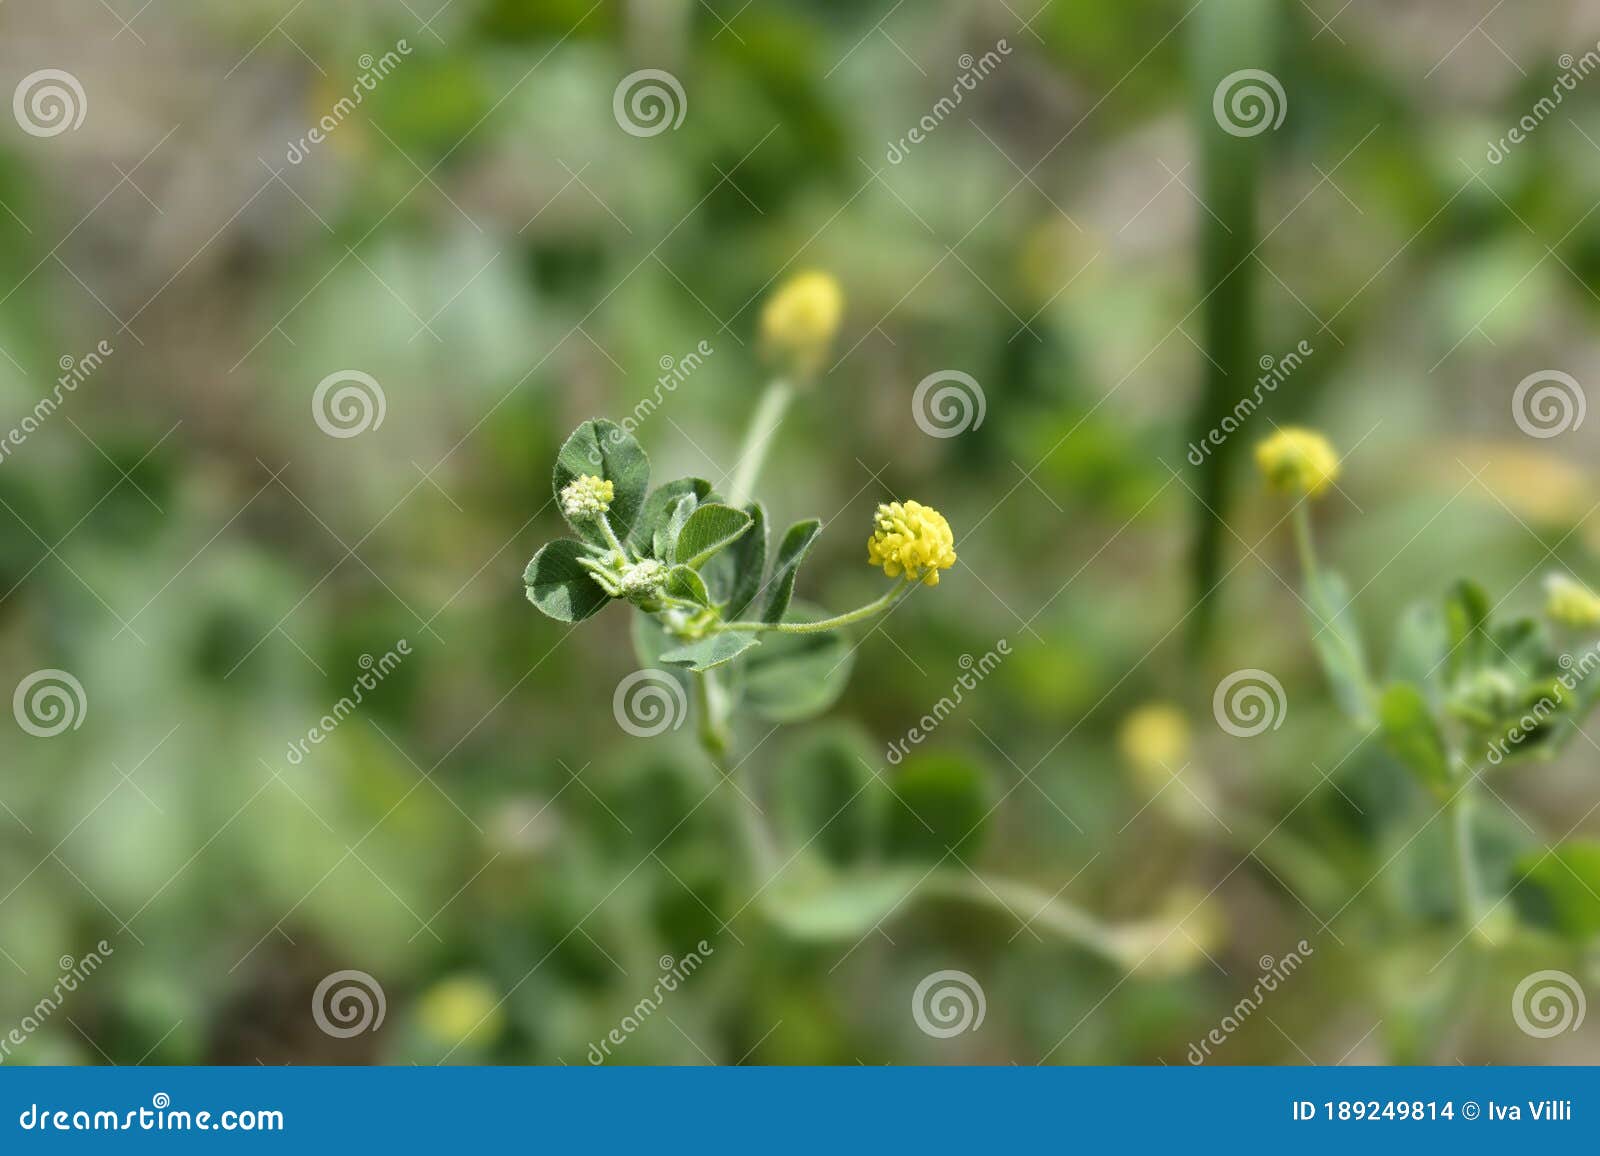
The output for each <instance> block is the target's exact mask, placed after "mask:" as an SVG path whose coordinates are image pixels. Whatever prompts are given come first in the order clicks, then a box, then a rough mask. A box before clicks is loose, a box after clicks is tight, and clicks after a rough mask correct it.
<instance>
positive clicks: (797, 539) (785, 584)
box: [761, 518, 822, 622]
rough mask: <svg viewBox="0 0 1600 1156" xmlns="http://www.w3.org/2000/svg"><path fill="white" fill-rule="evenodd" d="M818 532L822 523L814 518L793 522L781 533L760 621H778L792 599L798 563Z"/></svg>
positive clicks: (803, 558) (798, 567)
mask: <svg viewBox="0 0 1600 1156" xmlns="http://www.w3.org/2000/svg"><path fill="white" fill-rule="evenodd" d="M820 533H822V523H821V522H819V521H817V520H816V519H815V518H811V519H808V520H806V521H804V522H796V523H795V524H794V525H792V526H790V527H789V528H788V530H786V531H785V532H784V535H783V541H782V542H780V543H779V544H778V557H777V560H776V561H775V562H774V563H773V564H772V577H771V578H769V579H768V580H767V586H768V589H769V590H770V591H771V592H770V593H769V594H768V595H767V608H766V610H765V611H763V612H762V615H761V620H762V621H763V622H782V621H783V615H784V612H785V611H787V610H788V609H789V600H790V599H791V598H793V597H794V580H795V578H796V577H797V576H798V574H799V573H800V564H801V563H802V562H804V561H805V560H806V555H807V554H809V553H810V552H811V546H812V544H813V543H814V542H815V541H816V540H817V535H818V534H820Z"/></svg>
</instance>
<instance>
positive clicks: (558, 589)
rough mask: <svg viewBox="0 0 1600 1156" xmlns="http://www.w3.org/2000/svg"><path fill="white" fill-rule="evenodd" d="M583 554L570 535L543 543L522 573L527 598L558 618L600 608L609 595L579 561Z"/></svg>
mask: <svg viewBox="0 0 1600 1156" xmlns="http://www.w3.org/2000/svg"><path fill="white" fill-rule="evenodd" d="M585 557H588V551H587V550H586V549H585V548H584V546H583V544H582V543H581V542H574V541H573V540H572V539H571V538H557V539H556V540H555V541H554V542H550V543H548V544H546V545H545V546H543V547H542V548H541V549H540V550H539V552H538V553H537V554H535V555H534V556H533V560H532V561H531V562H529V563H528V568H527V569H526V570H525V571H523V574H522V582H523V585H524V586H526V587H527V592H528V601H529V602H532V603H533V604H534V605H535V606H537V607H538V608H539V609H540V610H541V611H543V612H544V613H545V614H548V615H549V616H550V617H551V618H554V619H556V620H557V621H558V622H580V621H582V620H583V619H585V618H587V617H589V615H591V614H593V613H595V612H596V611H597V610H599V609H600V608H601V607H602V606H604V605H605V604H606V603H607V602H608V601H610V597H609V596H608V595H607V594H606V592H605V591H604V590H602V589H600V587H599V585H598V584H597V583H596V582H595V580H594V579H593V578H591V577H590V576H589V572H588V571H587V570H585V569H584V568H583V567H582V566H580V565H578V559H579V558H585Z"/></svg>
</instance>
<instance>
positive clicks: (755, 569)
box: [718, 502, 767, 622]
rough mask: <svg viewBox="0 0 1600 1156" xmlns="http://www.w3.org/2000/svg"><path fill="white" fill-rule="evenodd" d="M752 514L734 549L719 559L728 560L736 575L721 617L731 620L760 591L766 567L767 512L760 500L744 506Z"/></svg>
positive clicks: (736, 617)
mask: <svg viewBox="0 0 1600 1156" xmlns="http://www.w3.org/2000/svg"><path fill="white" fill-rule="evenodd" d="M745 512H746V513H747V514H749V515H750V529H749V532H748V533H746V534H744V535H743V536H742V537H741V538H740V539H739V540H738V541H737V542H735V543H734V544H733V548H732V549H731V550H729V551H728V552H727V553H726V554H724V555H722V558H721V559H719V560H718V561H722V560H723V559H726V564H727V565H728V566H730V567H731V569H732V572H733V577H732V579H731V581H730V583H729V588H728V604H727V606H726V607H725V608H724V609H723V612H722V616H723V618H725V619H726V620H727V621H729V622H736V621H738V619H739V617H740V616H741V615H743V614H744V612H745V611H746V610H747V609H749V607H750V603H752V602H754V601H755V597H756V595H757V594H759V593H760V592H761V580H762V578H763V577H764V576H765V575H766V570H767V511H766V509H765V508H764V507H763V506H762V505H761V503H760V502H751V503H750V504H749V505H747V506H746V507H745Z"/></svg>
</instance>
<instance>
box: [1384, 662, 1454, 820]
mask: <svg viewBox="0 0 1600 1156" xmlns="http://www.w3.org/2000/svg"><path fill="white" fill-rule="evenodd" d="M1378 723H1379V725H1380V726H1382V728H1383V734H1384V738H1385V740H1386V741H1387V742H1388V744H1389V749H1390V750H1391V751H1392V752H1394V756H1395V757H1396V758H1397V759H1399V760H1400V761H1401V762H1402V763H1404V764H1405V765H1406V766H1407V767H1409V768H1410V769H1411V770H1412V771H1413V772H1414V773H1415V774H1416V776H1417V778H1418V779H1419V780H1420V781H1421V782H1422V784H1423V785H1424V786H1426V787H1427V788H1429V789H1430V790H1432V791H1433V792H1435V793H1436V794H1437V795H1439V796H1440V797H1441V798H1442V797H1444V796H1445V795H1446V794H1447V793H1448V792H1449V790H1450V785H1451V784H1450V754H1449V752H1448V751H1447V750H1446V749H1445V745H1444V737H1443V736H1442V735H1441V734H1440V733H1439V727H1438V724H1437V723H1435V722H1434V719H1433V714H1432V712H1431V711H1430V710H1429V709H1428V701H1427V699H1426V698H1424V697H1423V694H1422V691H1420V690H1418V689H1417V687H1416V686H1414V685H1413V684H1411V683H1409V682H1397V683H1394V684H1393V685H1391V686H1390V687H1389V688H1388V689H1387V690H1385V691H1384V692H1383V697H1382V698H1381V699H1380V700H1379V702H1378Z"/></svg>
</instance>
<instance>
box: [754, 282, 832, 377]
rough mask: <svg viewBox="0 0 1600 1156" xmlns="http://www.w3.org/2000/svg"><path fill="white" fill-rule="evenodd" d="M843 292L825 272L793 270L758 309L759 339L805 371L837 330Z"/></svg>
mask: <svg viewBox="0 0 1600 1156" xmlns="http://www.w3.org/2000/svg"><path fill="white" fill-rule="evenodd" d="M843 315H844V292H843V291H842V290H841V289H840V288H839V282H838V281H836V280H835V279H834V278H833V276H832V275H831V274H829V273H822V272H817V271H814V270H813V271H810V272H805V273H797V274H795V275H794V276H793V277H791V278H789V279H788V280H787V281H785V282H784V283H783V284H781V285H779V286H778V288H777V290H776V291H775V292H774V293H773V294H772V296H771V297H769V298H767V303H766V305H765V306H763V307H762V310H761V340H762V341H763V342H764V343H765V344H766V346H767V347H768V348H769V349H770V350H771V351H772V352H773V353H775V354H776V355H778V356H779V357H782V358H785V359H787V360H789V361H790V362H791V363H793V364H794V365H796V366H797V367H799V368H800V369H802V370H803V371H805V372H811V371H812V370H814V369H815V368H816V366H817V365H818V363H820V362H821V360H822V358H823V357H824V355H826V353H827V351H828V346H829V345H830V344H831V343H832V341H833V338H834V334H836V333H837V332H838V331H839V319H840V318H841V317H842V316H843Z"/></svg>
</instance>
